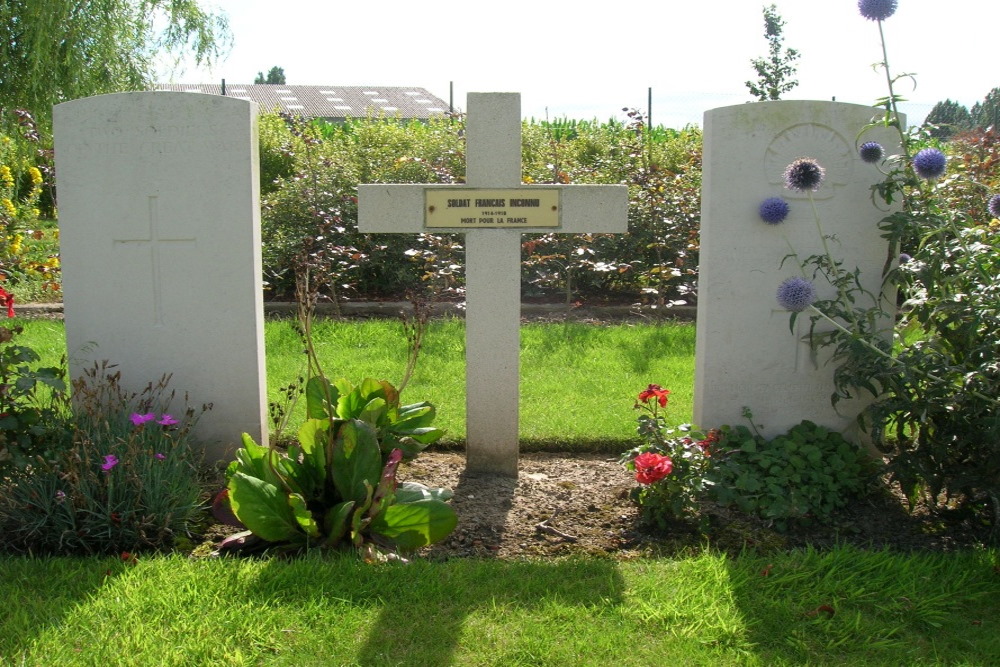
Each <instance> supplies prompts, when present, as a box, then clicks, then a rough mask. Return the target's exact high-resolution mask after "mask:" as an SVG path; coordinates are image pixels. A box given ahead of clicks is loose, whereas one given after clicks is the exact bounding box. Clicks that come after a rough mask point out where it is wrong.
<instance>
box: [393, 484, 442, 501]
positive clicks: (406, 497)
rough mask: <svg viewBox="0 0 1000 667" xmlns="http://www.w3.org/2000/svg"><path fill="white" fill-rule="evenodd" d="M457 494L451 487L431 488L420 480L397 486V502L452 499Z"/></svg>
mask: <svg viewBox="0 0 1000 667" xmlns="http://www.w3.org/2000/svg"><path fill="white" fill-rule="evenodd" d="M454 495H455V494H454V493H453V492H452V490H451V489H445V488H443V487H437V488H431V487H429V486H426V485H424V484H421V483H420V482H403V483H401V484H400V485H399V486H397V487H396V502H397V503H412V502H415V501H417V500H429V499H431V498H434V499H436V500H441V501H444V500H451V498H452V496H454Z"/></svg>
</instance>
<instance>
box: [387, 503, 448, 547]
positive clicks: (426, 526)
mask: <svg viewBox="0 0 1000 667" xmlns="http://www.w3.org/2000/svg"><path fill="white" fill-rule="evenodd" d="M457 524H458V517H457V516H455V510H453V509H452V508H451V506H450V505H448V504H446V503H443V502H441V501H440V500H433V499H431V500H418V501H417V502H413V503H396V504H395V505H390V506H389V507H388V508H387V509H386V510H385V512H383V513H382V514H381V515H379V516H377V517H375V518H374V519H373V520H372V522H371V526H370V528H371V531H372V532H373V533H375V534H377V535H381V536H382V537H385V538H388V539H390V540H392V541H393V542H394V543H395V545H396V547H397V548H399V549H400V550H401V551H412V550H413V549H419V548H420V547H423V546H426V545H428V544H433V543H434V542H439V541H441V540H443V539H444V538H446V537H447V536H448V535H449V534H450V533H451V531H453V530H455V526H456V525H457Z"/></svg>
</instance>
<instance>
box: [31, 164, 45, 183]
mask: <svg viewBox="0 0 1000 667" xmlns="http://www.w3.org/2000/svg"><path fill="white" fill-rule="evenodd" d="M28 176H29V177H31V182H32V183H33V184H34V185H41V184H42V172H40V171H38V167H28Z"/></svg>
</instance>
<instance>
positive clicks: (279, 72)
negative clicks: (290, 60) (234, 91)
mask: <svg viewBox="0 0 1000 667" xmlns="http://www.w3.org/2000/svg"><path fill="white" fill-rule="evenodd" d="M253 82H254V83H277V84H280V85H285V70H284V69H283V68H281V67H272V68H271V69H270V71H268V73H267V77H266V78H265V77H264V73H263V72H257V78H256V79H254V80H253Z"/></svg>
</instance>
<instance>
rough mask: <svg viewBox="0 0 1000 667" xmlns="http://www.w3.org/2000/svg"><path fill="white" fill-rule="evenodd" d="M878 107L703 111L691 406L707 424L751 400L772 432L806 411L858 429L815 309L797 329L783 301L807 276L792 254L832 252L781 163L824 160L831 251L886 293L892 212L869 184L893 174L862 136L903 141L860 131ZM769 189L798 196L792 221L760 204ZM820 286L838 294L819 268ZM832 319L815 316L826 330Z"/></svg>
mask: <svg viewBox="0 0 1000 667" xmlns="http://www.w3.org/2000/svg"><path fill="white" fill-rule="evenodd" d="M879 113H881V111H880V110H879V109H873V108H871V107H866V106H859V105H853V104H843V103H837V102H813V101H781V102H764V103H754V104H743V105H739V106H732V107H724V108H721V109H713V110H711V111H708V112H707V113H706V114H705V128H704V154H703V177H702V178H703V180H702V212H701V261H700V266H699V271H698V324H697V345H696V348H697V349H696V371H695V376H696V377H695V406H694V418H695V423H697V424H698V425H699V426H701V427H703V428H711V427H715V426H719V425H722V424H730V425H734V426H735V425H738V424H742V425H746V420H745V419H744V418H743V417H742V411H743V408H744V407H748V408H750V410H751V411H752V413H753V416H754V422H755V423H756V424H759V425H762V426H763V430H762V432H763V433H764V435H765V436H767V437H773V436H775V435H778V434H780V433H783V432H785V431H787V430H788V429H789V428H790V427H792V426H794V425H795V424H798V423H799V422H800V421H802V420H803V419H809V420H812V421H814V422H816V423H817V424H822V425H825V426H828V427H831V428H835V429H837V430H841V431H844V432H847V433H848V435H855V434H854V433H853V432H851V430H850V429H851V428H852V427H853V425H854V420H855V418H856V416H857V415H858V413H859V412H860V410H861V409H862V407H863V405H864V400H853V401H850V402H846V401H845V402H841V403H840V404H839V405H838V407H837V409H836V410H835V409H834V408H833V407H832V406H831V402H830V396H831V394H832V393H833V391H834V385H833V372H834V366H832V365H826V364H825V363H824V359H825V357H824V355H822V354H821V355H820V356H819V357H816V356H814V355H813V353H812V351H811V349H810V346H809V344H808V343H807V342H803V341H802V338H803V336H805V335H806V334H807V333H808V332H809V317H808V313H807V312H804V313H802V314H800V315H799V317H798V319H797V321H796V332H795V334H794V335H793V334H792V332H791V331H789V312H788V311H786V310H784V309H782V308H781V307H780V306H778V303H777V301H776V300H775V294H776V292H777V289H778V286H779V285H780V284H781V282H782V281H783V280H784V279H786V278H790V277H793V276H801V272H800V269H799V262H798V260H796V259H795V258H794V257H789V258H787V259H786V256H788V255H789V254H790V253H792V252H793V251H794V252H795V253H797V254H798V257H799V258H802V259H804V258H806V257H808V256H810V255H814V254H822V253H823V245H822V241H821V240H820V236H819V232H818V231H817V227H816V222H815V216H814V214H813V209H812V206H811V204H810V202H809V197H808V195H807V194H804V193H800V192H794V191H792V190H788V189H786V188H785V187H784V180H783V174H784V171H785V168H786V167H787V166H788V165H789V164H790V163H791V162H793V161H794V160H796V159H798V158H803V157H809V158H814V159H816V160H817V161H818V162H819V163H820V165H821V166H822V167H824V168H825V169H826V175H825V179H824V181H823V184H822V186H821V187H820V189H819V191H818V192H815V193H813V195H812V196H813V199H814V201H815V205H816V212H817V213H818V215H819V219H820V221H821V224H822V228H823V232H824V234H825V235H826V236H828V237H829V239H828V242H829V246H830V251H831V254H832V255H833V257H834V259H837V260H843V262H844V263H843V267H844V268H845V269H847V270H850V271H853V269H854V267H858V268H859V269H860V270H861V276H862V282H863V284H864V286H865V287H866V288H867V289H868V290H869V291H871V292H872V293H873V294H876V295H877V294H879V288H880V282H881V277H882V268H883V265H884V264H885V262H886V259H887V256H888V252H889V248H888V246H887V243H886V241H885V239H882V238H881V237H880V236H879V233H880V232H879V228H878V222H879V220H881V219H882V218H884V217H885V216H886V215H888V213H889V211H888V210H886V209H885V208H879V207H878V206H876V205H875V203H874V202H875V201H880V200H878V199H877V198H873V195H872V189H871V188H872V185H874V184H875V183H878V182H880V181H882V180H883V178H884V177H883V175H882V174H881V173H880V172H879V170H878V168H877V167H876V166H875V165H872V164H867V163H864V162H862V161H861V159H860V158H859V157H858V150H857V147H858V145H859V143H861V142H865V141H878V142H879V143H881V144H882V145H883V146H884V147H885V149H886V151H887V152H888V153H889V154H891V153H894V152H897V151H898V147H899V136H898V134H896V132H895V131H894V130H891V129H887V128H884V127H882V128H877V129H875V130H872V131H869V132H866V133H865V134H864V135H863V136H862V137H861V139H860V140H859V139H858V135H859V132H860V131H861V130H862V128H864V127H865V125H867V124H868V123H869V122H870V121H871V119H872V118H873V117H874V116H876V115H878V114H879ZM768 197H782V198H784V199H785V201H786V202H787V203H788V204H789V206H790V213H789V215H788V217H787V218H786V219H785V220H784V222H781V223H779V224H775V225H769V224H767V223H765V222H764V221H763V220H761V218H760V216H759V213H758V208H759V205H760V203H761V202H762V201H764V200H765V199H767V198H768ZM782 262H784V265H783V266H782ZM815 285H816V287H817V291H818V293H819V296H820V298H830V297H831V296H833V294H834V293H835V290H833V289H832V288H831V287H830V286H829V285H828V284H826V282H825V281H824V280H823V279H822V278H820V279H818V280H816V281H815ZM859 305H861V306H865V305H868V304H866V303H861V302H859ZM886 307H887V308H889V309H890V310H891V309H892V307H891V306H890V305H886ZM886 326H888V322H887V323H886ZM828 328H829V327H823V326H822V325H821V324H818V325H817V331H822V330H825V329H828Z"/></svg>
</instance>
